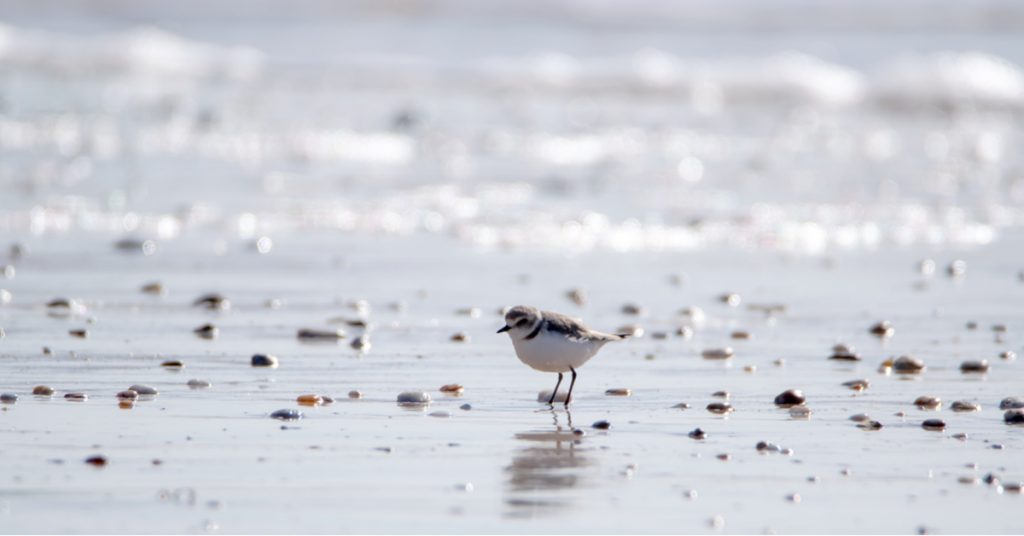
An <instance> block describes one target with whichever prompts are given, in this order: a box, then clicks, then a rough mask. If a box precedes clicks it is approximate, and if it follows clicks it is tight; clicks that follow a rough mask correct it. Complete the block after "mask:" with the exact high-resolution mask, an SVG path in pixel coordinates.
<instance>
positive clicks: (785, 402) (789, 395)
mask: <svg viewBox="0 0 1024 536" xmlns="http://www.w3.org/2000/svg"><path fill="white" fill-rule="evenodd" d="M806 402H807V397H805V396H804V392H803V391H801V390H799V389H789V390H786V391H783V392H781V393H779V395H778V396H776V397H775V405H776V406H779V407H780V408H791V407H793V406H800V405H803V404H804V403H806Z"/></svg>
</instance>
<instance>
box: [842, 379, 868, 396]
mask: <svg viewBox="0 0 1024 536" xmlns="http://www.w3.org/2000/svg"><path fill="white" fill-rule="evenodd" d="M870 386H871V382H869V381H868V380H850V381H848V382H843V387H846V388H847V389H851V390H853V391H857V392H858V393H859V392H861V391H864V390H865V389H867V388H868V387H870Z"/></svg>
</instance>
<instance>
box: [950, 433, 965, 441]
mask: <svg viewBox="0 0 1024 536" xmlns="http://www.w3.org/2000/svg"><path fill="white" fill-rule="evenodd" d="M953 439H956V440H959V441H967V434H965V433H963V432H960V433H958V434H953Z"/></svg>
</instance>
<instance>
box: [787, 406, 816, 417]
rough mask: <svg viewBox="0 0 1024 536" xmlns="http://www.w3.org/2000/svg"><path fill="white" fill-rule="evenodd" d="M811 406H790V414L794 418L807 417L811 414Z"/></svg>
mask: <svg viewBox="0 0 1024 536" xmlns="http://www.w3.org/2000/svg"><path fill="white" fill-rule="evenodd" d="M811 413H812V412H811V408H809V407H807V406H793V407H791V408H789V416H790V417H792V418H794V419H807V418H809V417H810V416H811Z"/></svg>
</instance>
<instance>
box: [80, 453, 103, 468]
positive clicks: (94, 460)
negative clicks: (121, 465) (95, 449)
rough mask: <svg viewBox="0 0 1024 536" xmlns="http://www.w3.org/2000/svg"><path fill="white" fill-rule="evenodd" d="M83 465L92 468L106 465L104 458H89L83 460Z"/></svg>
mask: <svg viewBox="0 0 1024 536" xmlns="http://www.w3.org/2000/svg"><path fill="white" fill-rule="evenodd" d="M85 463H87V464H89V465H91V466H93V467H104V466H106V465H107V458H106V456H89V457H88V458H86V459H85Z"/></svg>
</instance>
